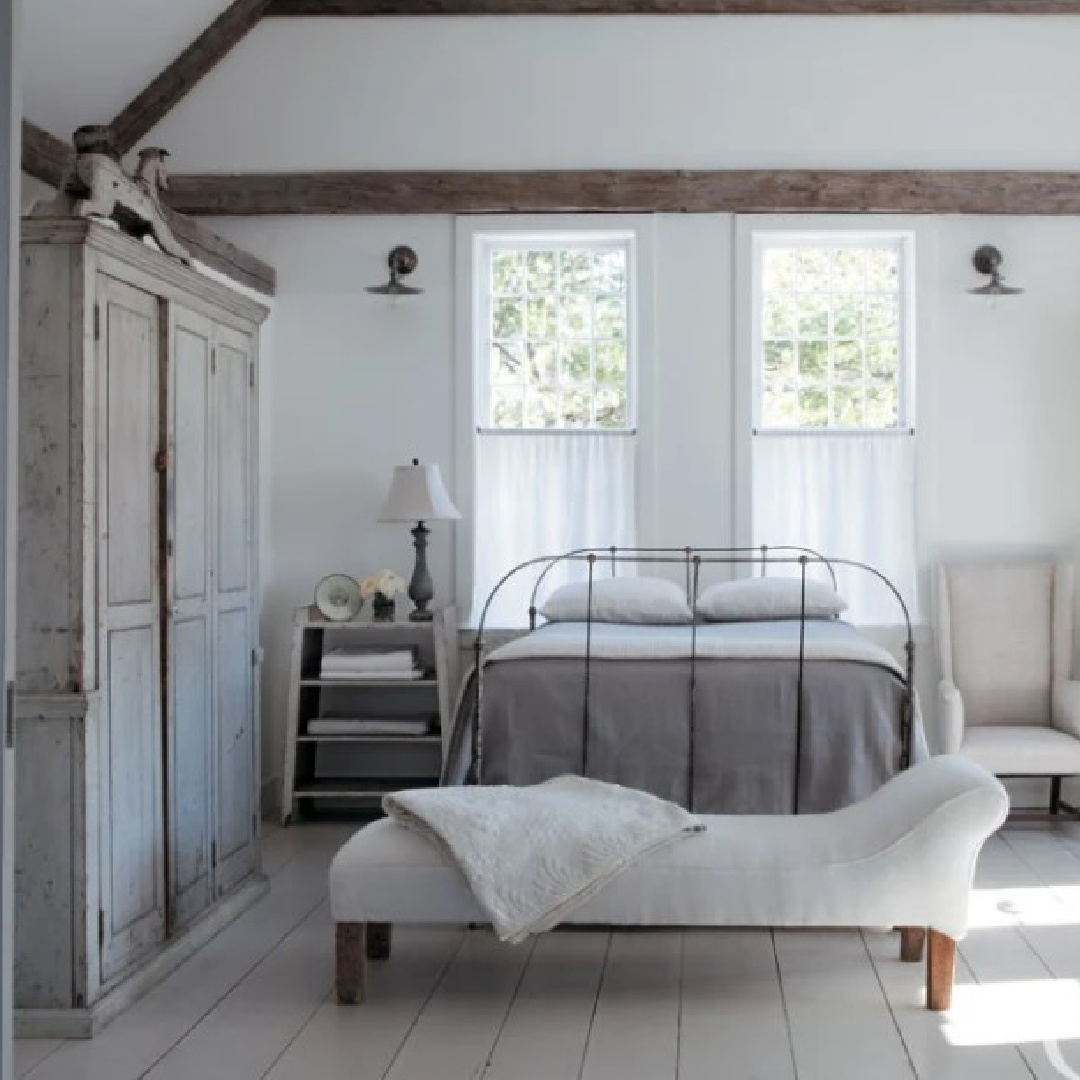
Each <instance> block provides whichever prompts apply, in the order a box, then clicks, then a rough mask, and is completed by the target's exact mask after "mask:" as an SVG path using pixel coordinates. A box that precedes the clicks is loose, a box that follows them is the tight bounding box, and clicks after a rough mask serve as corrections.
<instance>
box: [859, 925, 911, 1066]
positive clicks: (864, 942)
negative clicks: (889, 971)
mask: <svg viewBox="0 0 1080 1080" xmlns="http://www.w3.org/2000/svg"><path fill="white" fill-rule="evenodd" d="M858 933H859V938H860V940H861V941H862V946H863V950H864V951H865V952H866V959H867V960H869V961H870V970H871V971H872V972H873V973H874V978H875V979H876V980H877V984H878V989H879V990H880V991H881V999H882V1001H884V1002H885V1008H886V1009H888V1010H889V1019H890V1020H892V1023H893V1027H894V1028H895V1029H896V1036H897V1038H898V1039H899V1040H900V1045H901V1046H902V1047H903V1048H904V1056H905V1057H906V1058H907V1063H908V1068H910V1069H911V1075H912V1076H914V1077H915V1080H919V1070H918V1069H917V1068H915V1059H914V1058H913V1057H912V1056H911V1049H910V1047H909V1046H908V1044H907V1040H906V1039H905V1038H904V1032H903V1030H902V1029H901V1027H900V1021H899V1020H897V1018H896V1013H895V1011H894V1010H893V1006H892V1002H891V1001H890V1000H889V995H888V994H887V993H886V992H885V984H884V983H883V982H882V981H881V972H880V971H878V966H877V961H876V960H875V959H874V954H873V953H872V952H871V951H870V945H869V943H868V942H867V940H866V934H865V933H864V932H863V931H862V930H860V931H859V932H858Z"/></svg>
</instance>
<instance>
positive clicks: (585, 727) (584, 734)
mask: <svg viewBox="0 0 1080 1080" xmlns="http://www.w3.org/2000/svg"><path fill="white" fill-rule="evenodd" d="M588 562H589V589H588V597H589V598H588V601H587V603H586V606H585V701H584V705H583V709H582V718H581V775H582V776H588V775H589V697H590V690H591V689H592V598H593V575H594V573H595V570H596V556H595V555H594V554H593V553H592V552H591V551H590V552H589V556H588Z"/></svg>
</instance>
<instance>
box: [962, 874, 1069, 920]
mask: <svg viewBox="0 0 1080 1080" xmlns="http://www.w3.org/2000/svg"><path fill="white" fill-rule="evenodd" d="M1052 888H1053V891H1052V892H1051V891H1050V889H1049V888H1047V887H1045V886H1039V887H1029V888H1022V889H975V890H974V891H973V892H972V894H971V907H970V909H969V910H970V918H971V928H972V929H973V930H975V929H988V928H992V927H996V926H1080V885H1055V886H1053V887H1052Z"/></svg>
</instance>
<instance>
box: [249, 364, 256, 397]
mask: <svg viewBox="0 0 1080 1080" xmlns="http://www.w3.org/2000/svg"><path fill="white" fill-rule="evenodd" d="M248 385H249V386H250V387H251V389H252V390H254V389H255V361H254V360H252V361H251V362H250V363H249V364H248Z"/></svg>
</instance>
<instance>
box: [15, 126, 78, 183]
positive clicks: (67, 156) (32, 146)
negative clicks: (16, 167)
mask: <svg viewBox="0 0 1080 1080" xmlns="http://www.w3.org/2000/svg"><path fill="white" fill-rule="evenodd" d="M73 155H74V150H72V148H71V147H70V146H69V145H68V144H67V143H66V142H63V141H62V140H60V139H58V138H57V137H56V136H55V135H50V134H49V132H47V131H46V130H45V129H44V128H40V127H38V126H37V124H35V123H32V122H31V121H29V120H24V121H23V124H22V168H23V172H25V173H29V174H30V175H31V176H32V177H33V178H34V179H35V180H41V181H42V182H43V183H46V184H49V185H51V186H52V187H59V186H60V182H61V181H62V180H63V179H64V176H65V175H66V174H67V171H68V166H69V165H70V164H71V159H72V156H73Z"/></svg>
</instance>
